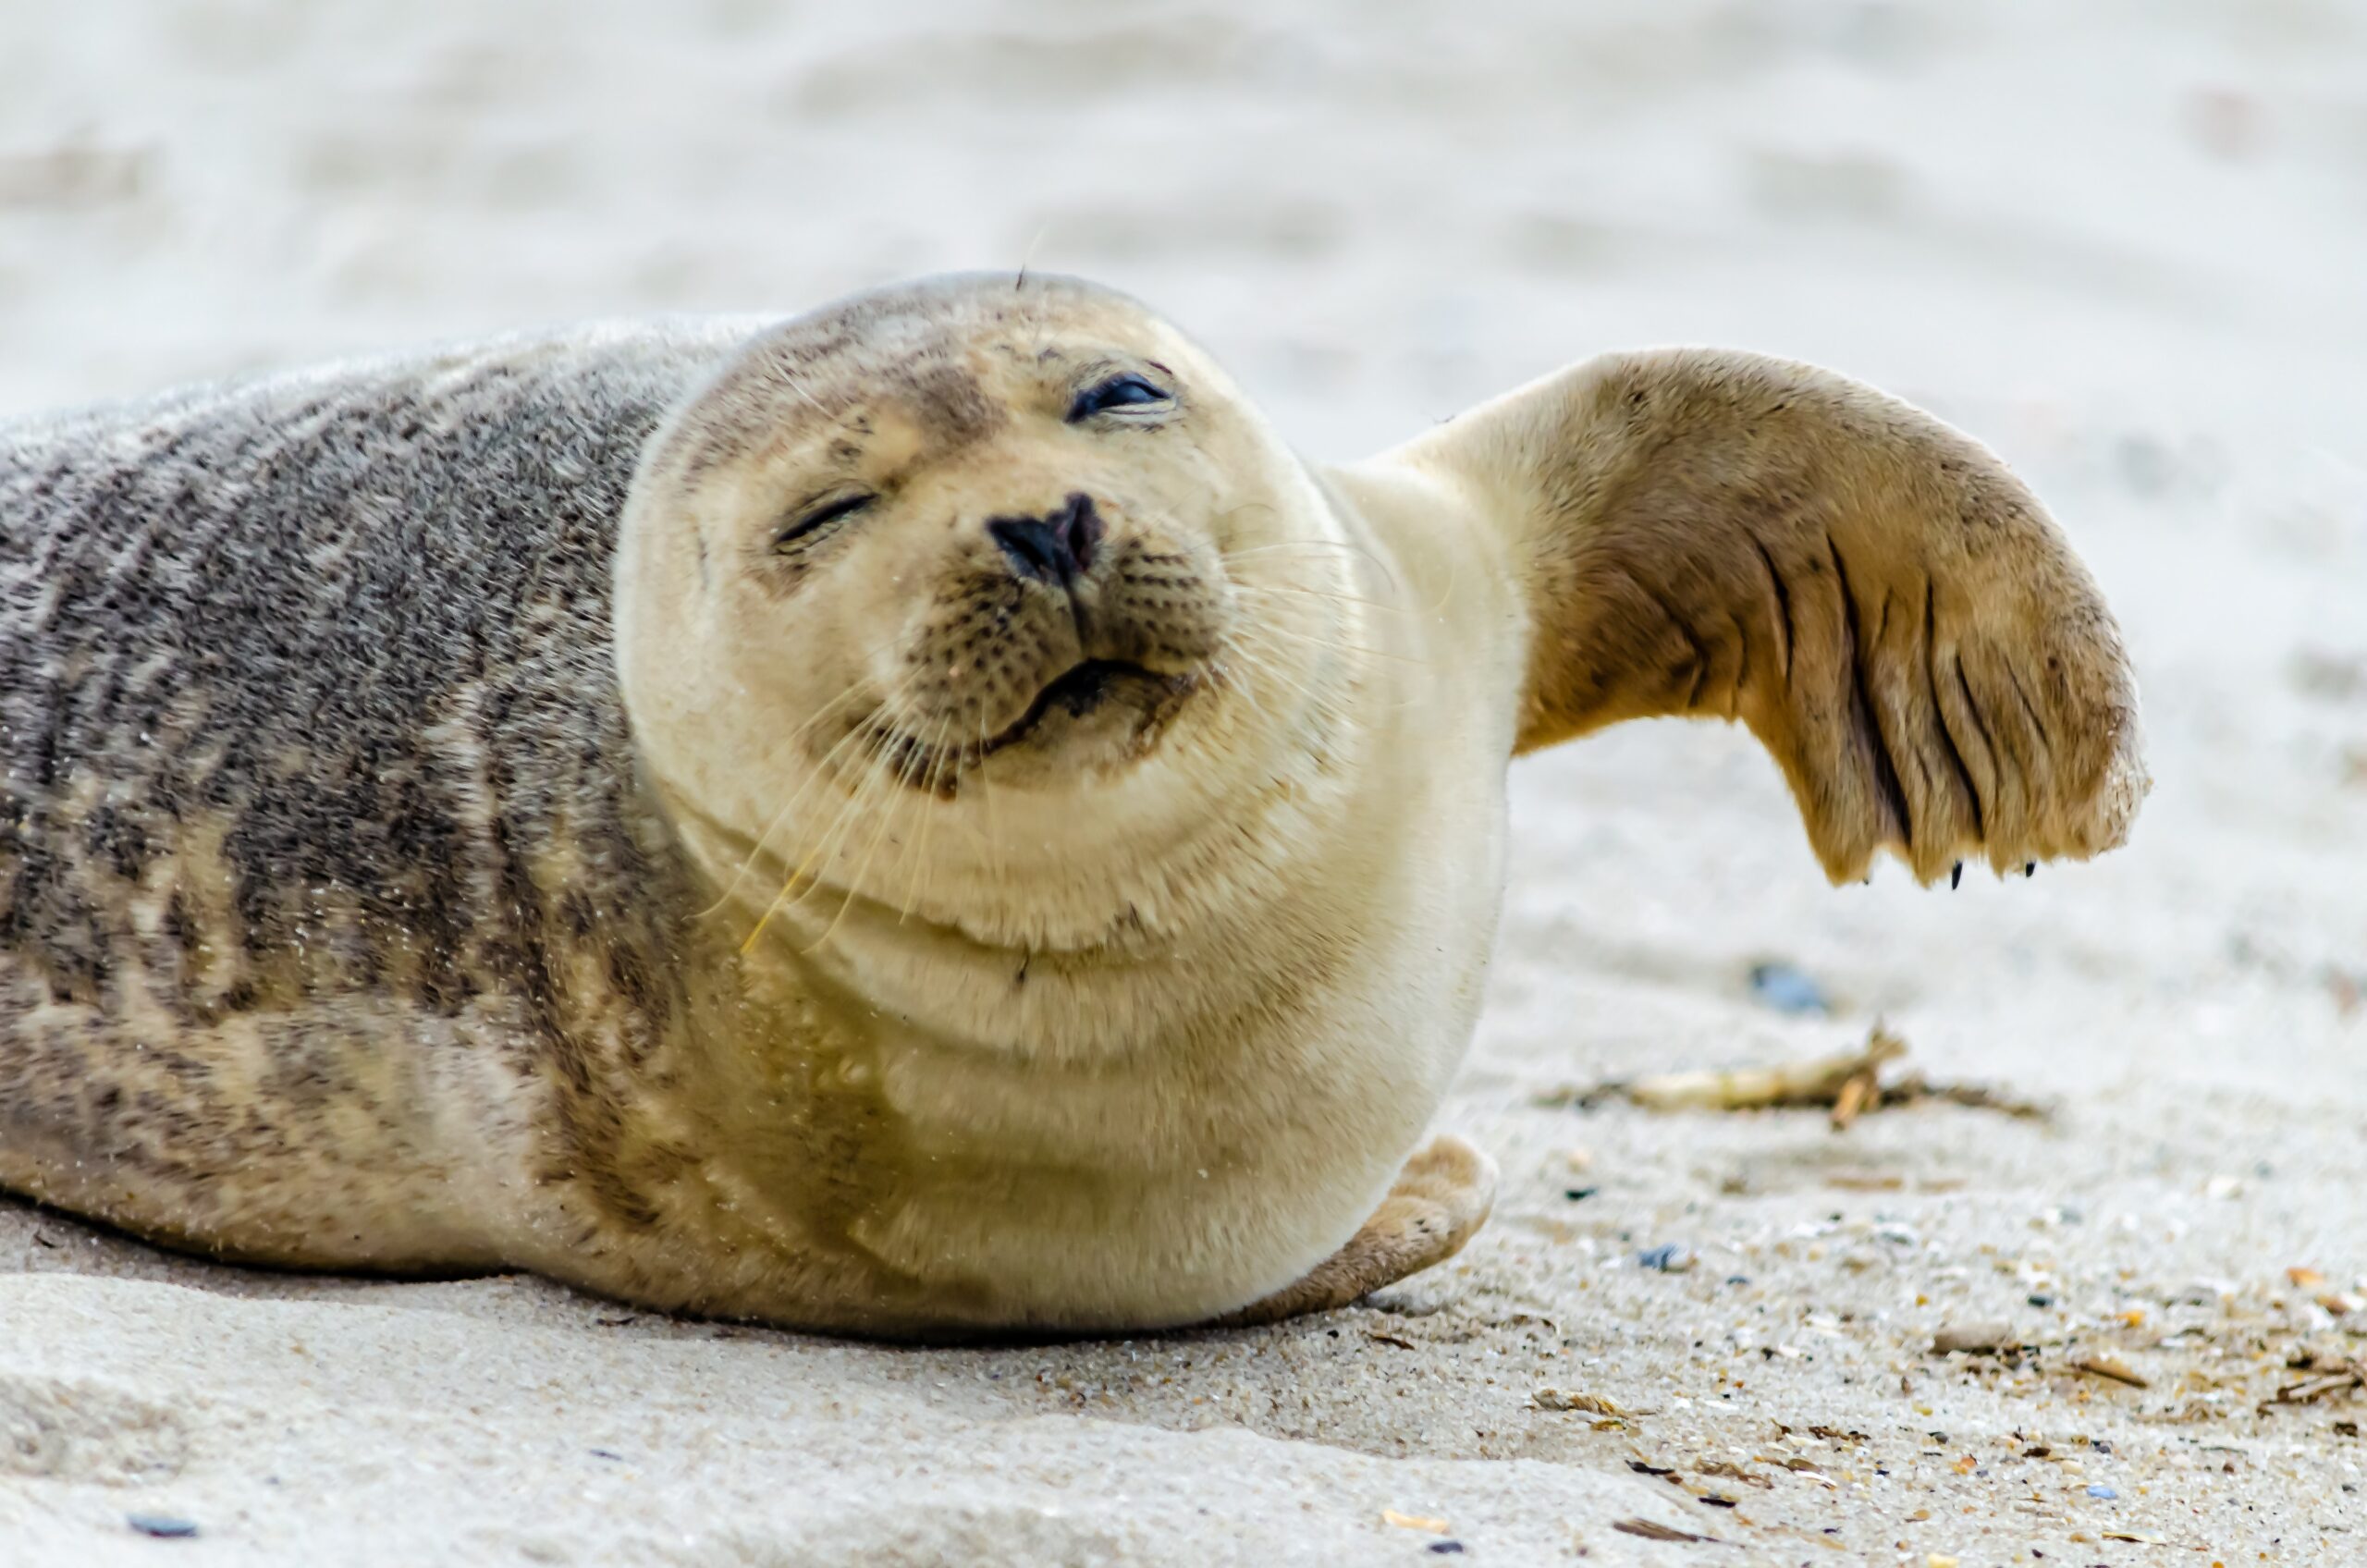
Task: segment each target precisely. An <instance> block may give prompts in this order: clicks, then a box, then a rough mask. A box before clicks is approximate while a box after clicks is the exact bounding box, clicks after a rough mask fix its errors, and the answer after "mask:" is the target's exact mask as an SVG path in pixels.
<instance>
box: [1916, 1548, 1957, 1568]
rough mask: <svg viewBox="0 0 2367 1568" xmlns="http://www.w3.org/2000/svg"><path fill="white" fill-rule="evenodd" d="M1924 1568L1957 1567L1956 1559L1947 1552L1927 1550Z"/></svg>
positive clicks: (1924, 1557)
mask: <svg viewBox="0 0 2367 1568" xmlns="http://www.w3.org/2000/svg"><path fill="white" fill-rule="evenodd" d="M1923 1568H1956V1559H1955V1558H1953V1557H1950V1556H1949V1555H1947V1553H1945V1552H1942V1551H1927V1552H1925V1553H1924V1554H1923Z"/></svg>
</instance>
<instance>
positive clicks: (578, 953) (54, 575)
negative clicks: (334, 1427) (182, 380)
mask: <svg viewBox="0 0 2367 1568" xmlns="http://www.w3.org/2000/svg"><path fill="white" fill-rule="evenodd" d="M751 325H752V324H747V323H731V322H717V323H681V324H672V325H665V324H659V325H648V326H634V327H631V328H625V329H616V330H603V331H592V332H576V333H571V334H570V335H568V336H567V337H565V338H556V337H554V338H546V339H536V338H517V339H510V340H506V341H504V342H501V343H497V344H496V345H493V346H491V347H487V348H478V349H470V350H468V351H465V352H460V353H454V354H448V355H440V356H428V357H423V358H417V359H411V360H408V361H379V362H374V363H369V364H360V365H355V366H351V367H348V368H345V369H341V370H333V371H329V372H326V373H321V374H311V375H306V376H301V377H294V378H282V379H276V380H272V381H266V382H261V383H255V384H250V385H244V386H228V387H224V388H216V389H207V390H202V391H198V392H193V393H182V394H177V395H171V396H167V397H165V398H157V399H153V400H151V401H147V402H140V403H130V404H125V405H119V406H113V407H106V408H101V409H96V410H88V411H85V412H82V413H79V414H76V415H72V416H68V417H65V418H57V419H48V420H41V421H34V422H30V423H17V424H13V425H7V426H0V1185H8V1186H14V1187H16V1188H18V1190H22V1191H30V1192H31V1193H32V1194H34V1195H38V1196H44V1197H49V1198H52V1199H53V1200H54V1201H59V1202H65V1203H70V1204H71V1205H72V1206H73V1207H78V1208H81V1209H83V1210H84V1211H85V1212H92V1213H96V1214H99V1215H101V1216H103V1217H105V1218H109V1219H115V1220H117V1222H119V1223H122V1224H125V1225H127V1226H129V1227H131V1228H133V1229H137V1230H142V1231H151V1232H156V1233H166V1234H169V1235H171V1236H172V1237H173V1238H174V1239H177V1240H180V1241H183V1242H189V1243H197V1244H208V1243H210V1242H211V1241H212V1239H213V1238H216V1237H219V1236H223V1235H227V1234H229V1233H231V1232H232V1231H238V1232H239V1233H240V1234H242V1235H245V1236H248V1237H251V1236H253V1235H254V1234H256V1233H258V1228H260V1233H264V1234H269V1233H270V1232H271V1231H272V1230H273V1229H274V1227H275V1226H276V1227H279V1228H281V1229H284V1230H286V1231H288V1232H289V1233H290V1235H291V1237H292V1236H293V1235H294V1233H295V1232H296V1231H304V1230H307V1229H314V1228H317V1226H318V1225H320V1224H322V1223H334V1224H336V1225H339V1226H349V1222H350V1227H349V1228H350V1229H352V1230H353V1232H354V1233H353V1234H351V1235H350V1237H348V1238H345V1239H344V1241H343V1243H342V1244H341V1245H340V1246H339V1247H338V1248H337V1249H335V1250H336V1251H339V1252H342V1253H343V1255H344V1256H347V1257H348V1258H349V1259H350V1260H351V1261H354V1262H357V1263H386V1264H390V1265H392V1264H400V1263H402V1262H403V1261H405V1259H406V1258H407V1257H409V1256H411V1255H413V1254H415V1253H422V1252H424V1253H435V1254H441V1255H443V1256H444V1257H445V1259H446V1260H449V1259H450V1258H451V1257H452V1256H467V1253H468V1249H467V1248H466V1247H456V1246H455V1244H454V1243H452V1241H451V1240H450V1239H449V1238H448V1237H437V1238H435V1239H434V1240H427V1239H422V1238H421V1237H404V1236H394V1235H386V1236H373V1235H371V1234H368V1233H366V1231H367V1229H368V1225H369V1223H370V1220H369V1215H370V1213H371V1212H372V1210H371V1206H370V1205H368V1204H360V1203H354V1202H350V1201H349V1200H352V1199H354V1198H356V1197H357V1196H358V1195H359V1194H362V1193H363V1192H365V1191H369V1192H375V1191H376V1190H377V1187H378V1186H380V1185H383V1182H374V1180H373V1176H372V1172H371V1170H370V1169H369V1168H370V1167H371V1166H372V1165H374V1164H375V1165H378V1166H381V1167H390V1166H393V1165H400V1164H402V1163H403V1162H404V1161H405V1160H406V1159H410V1160H411V1162H412V1163H413V1164H417V1163H418V1160H417V1158H416V1157H417V1156H418V1153H419V1150H420V1148H421V1147H422V1146H423V1144H424V1142H425V1140H426V1130H425V1129H423V1128H422V1127H420V1126H418V1125H416V1124H415V1121H414V1109H413V1107H412V1106H411V1105H410V1104H408V1103H406V1102H407V1099H408V1096H406V1095H405V1094H404V1093H403V1083H404V1081H405V1079H406V1076H407V1075H411V1076H415V1075H417V1074H420V1073H426V1074H431V1075H433V1074H437V1073H442V1072H451V1073H454V1074H460V1075H463V1076H465V1075H466V1074H471V1073H476V1074H482V1073H484V1072H488V1071H495V1072H500V1073H503V1074H507V1075H509V1077H510V1078H512V1079H514V1080H515V1081H516V1082H517V1083H518V1084H521V1085H526V1086H528V1087H530V1088H532V1089H533V1091H534V1092H535V1093H536V1094H538V1095H541V1096H545V1097H546V1098H547V1100H548V1102H549V1104H550V1106H551V1107H552V1109H553V1112H554V1115H553V1116H552V1117H551V1118H550V1119H549V1120H550V1125H551V1126H552V1127H553V1128H554V1129H556V1131H554V1132H553V1133H550V1134H549V1135H548V1136H546V1138H545V1139H544V1141H543V1143H542V1145H541V1146H540V1148H539V1151H538V1153H539V1156H540V1158H541V1160H542V1169H541V1170H539V1171H537V1172H535V1173H533V1174H534V1179H539V1180H553V1181H568V1180H576V1179H578V1178H579V1177H581V1176H582V1175H583V1173H584V1172H587V1171H592V1170H613V1169H615V1168H616V1165H615V1162H614V1161H612V1160H609V1159H606V1158H602V1155H601V1150H600V1147H599V1145H600V1144H601V1142H602V1140H603V1139H604V1138H608V1137H613V1136H615V1135H616V1134H617V1127H618V1116H617V1113H616V1107H615V1104H614V1100H615V1090H614V1087H613V1084H614V1083H615V1081H616V1080H617V1079H618V1078H619V1076H620V1075H623V1074H626V1073H630V1072H638V1071H641V1070H642V1069H643V1068H644V1067H645V1065H646V1062H645V1060H644V1059H645V1058H646V1057H647V1056H648V1054H649V1053H650V1052H652V1051H653V1050H655V1049H656V1046H657V1043H658V1042H659V1040H660V1039H661V1038H662V1036H663V1035H664V1033H665V1026H666V1023H667V1020H668V1015H669V1013H670V1012H671V1011H673V1010H675V1009H676V1008H678V1007H679V1006H680V1003H681V998H680V997H679V996H678V995H677V994H676V982H675V981H674V979H673V978H672V976H673V974H674V967H673V965H672V964H671V963H670V962H669V955H670V954H671V953H672V951H673V949H674V946H675V944H676V943H677V942H678V941H679V940H680V939H681V933H680V932H679V931H677V930H675V929H674V928H673V927H672V925H671V924H670V923H671V922H672V921H675V920H678V919H680V918H681V916H680V914H679V913H669V912H679V911H681V909H682V908H684V907H685V905H686V902H687V900H683V899H681V898H677V897H673V896H670V893H669V888H670V887H671V884H672V881H673V879H676V878H679V877H680V876H681V872H680V870H679V868H678V866H677V865H676V864H675V862H674V859H673V856H672V851H671V849H670V846H669V842H668V836H667V833H666V830H665V828H664V827H663V825H662V823H661V822H660V820H659V819H658V817H657V816H656V814H655V813H654V812H653V811H652V810H651V809H650V807H649V806H648V805H647V804H646V803H645V801H644V796H643V793H642V791H641V788H640V785H639V783H638V781H637V778H636V772H635V768H634V766H633V759H632V746H631V743H630V737H629V735H628V732H627V726H626V721H625V717H624V713H623V709H622V705H621V704H620V702H619V695H618V692H617V683H616V678H615V675H614V673H613V669H612V663H611V655H610V617H609V606H610V579H609V573H610V565H611V557H612V555H613V551H614V545H615V541H616V533H617V526H618V519H619V511H620V509H621V508H622V505H623V501H624V497H625V493H626V489H627V486H628V484H629V482H630V480H631V478H632V472H633V467H634V462H635V458H636V456H637V454H638V452H639V450H640V448H641V446H642V444H643V442H644V439H645V438H646V436H647V435H649V434H650V433H651V431H652V430H653V429H654V428H655V427H656V424H657V423H658V422H659V420H660V418H661V417H662V416H663V415H664V413H665V412H666V410H668V408H669V407H670V406H672V405H674V404H675V403H676V402H678V401H679V400H680V399H681V398H682V397H683V396H684V394H685V393H686V392H688V391H690V390H691V389H692V388H693V387H694V386H697V385H699V384H700V383H701V382H703V381H704V380H705V378H706V377H707V376H708V375H710V374H712V373H713V372H714V371H715V370H716V368H717V365H718V364H719V363H720V362H721V361H722V359H723V358H724V357H726V356H727V355H728V354H729V352H730V350H731V349H733V348H734V347H735V346H736V345H738V344H739V343H741V342H742V341H744V340H745V337H746V334H747V332H748V330H749V328H750V326H751ZM390 995H391V996H392V997H394V998H396V999H397V1001H398V1002H399V1006H397V1007H395V1008H393V1009H392V1010H391V1011H390V1010H389V1009H388V1008H387V1007H386V1005H384V1004H385V1003H386V998H388V997H389V996H390ZM397 1035H400V1036H401V1037H402V1038H401V1039H400V1041H398V1040H397V1038H396V1036H397ZM398 1047H399V1049H400V1051H403V1052H408V1051H411V1050H413V1049H415V1048H419V1047H423V1057H422V1060H416V1061H407V1062H405V1063H403V1064H401V1065H400V1066H399V1069H398V1067H397V1066H396V1065H395V1064H393V1063H392V1062H391V1061H390V1060H388V1058H389V1056H390V1054H396V1053H398ZM438 1050H441V1051H443V1052H446V1053H448V1054H449V1055H450V1056H451V1057H452V1058H453V1060H439V1059H438V1058H437V1057H436V1055H435V1053H436V1052H437V1051H438ZM463 1053H467V1060H460V1056H461V1055H462V1054H463ZM259 1080H260V1081H259ZM332 1109H334V1114H332ZM488 1109H489V1112H490V1109H491V1108H490V1107H489V1108H488ZM356 1114H362V1115H364V1116H366V1117H367V1118H368V1119H369V1120H370V1121H371V1122H372V1123H373V1126H372V1128H371V1133H372V1134H373V1135H370V1136H357V1135H356V1134H355V1132H354V1129H353V1127H352V1126H351V1125H350V1123H351V1121H352V1119H353V1117H354V1116H355V1115H356ZM538 1120H540V1119H539V1118H538ZM265 1158H269V1159H273V1160H276V1161H279V1162H281V1163H282V1164H283V1166H284V1165H286V1164H288V1163H289V1162H291V1161H294V1160H297V1159H302V1160H304V1161H306V1162H308V1163H309V1164H310V1165H312V1166H313V1167H314V1168H315V1180H314V1182H313V1195H312V1197H311V1198H309V1199H308V1200H306V1201H307V1203H308V1205H309V1206H311V1207H310V1209H309V1210H308V1211H307V1212H301V1213H296V1212H291V1213H287V1214H273V1213H264V1214H258V1213H256V1212H254V1206H256V1205H258V1204H264V1205H268V1204H276V1203H279V1202H283V1201H286V1200H284V1199H283V1198H282V1197H281V1196H279V1195H278V1194H279V1193H280V1191H281V1190H282V1189H281V1188H274V1189H272V1190H271V1195H269V1196H265V1195H264V1190H263V1189H261V1188H260V1187H258V1186H256V1185H255V1184H253V1183H250V1182H244V1181H242V1180H241V1177H242V1173H243V1172H245V1171H247V1170H249V1169H251V1166H252V1165H253V1163H254V1162H256V1161H259V1160H263V1159H265ZM434 1180H435V1170H433V1168H432V1166H428V1167H423V1176H422V1183H421V1190H420V1191H419V1192H417V1193H415V1194H413V1196H414V1197H415V1198H416V1201H417V1202H418V1204H420V1205H421V1206H423V1208H432V1207H434V1204H435V1195H434V1194H433V1193H432V1192H429V1191H427V1190H426V1188H428V1187H432V1185H433V1184H434ZM609 1187H610V1190H608V1191H606V1192H602V1193H596V1194H593V1201H594V1202H595V1203H596V1205H597V1207H600V1208H601V1209H602V1210H603V1211H604V1212H606V1213H607V1214H610V1215H618V1214H621V1215H622V1216H623V1217H625V1218H627V1219H630V1218H631V1217H632V1213H633V1211H634V1209H635V1207H636V1204H637V1199H636V1196H635V1194H633V1193H632V1192H631V1191H629V1190H624V1189H622V1188H621V1187H619V1185H618V1183H617V1182H615V1181H614V1180H613V1179H611V1180H610V1182H609ZM397 1195H398V1196H399V1195H400V1194H397ZM420 1224H421V1227H422V1229H423V1230H432V1229H433V1227H432V1226H430V1225H428V1224H427V1223H426V1221H425V1220H424V1219H422V1220H421V1221H420ZM394 1228H395V1229H403V1228H404V1227H403V1226H401V1225H397V1226H395V1227H394ZM239 1250H240V1251H241V1252H245V1253H250V1254H260V1255H261V1256H270V1255H271V1254H272V1253H273V1251H274V1250H275V1249H274V1248H272V1247H271V1246H269V1245H267V1244H266V1245H263V1246H260V1247H258V1246H256V1245H255V1244H253V1243H252V1242H251V1240H249V1241H242V1242H240V1243H239ZM289 1250H291V1251H300V1252H303V1253H306V1254H307V1255H312V1256H316V1257H317V1256H318V1255H319V1254H320V1253H321V1250H322V1249H321V1247H320V1244H319V1243H318V1239H317V1237H314V1238H313V1239H312V1240H308V1241H305V1242H303V1243H301V1244H300V1245H299V1244H297V1243H294V1242H293V1241H291V1245H290V1249H289Z"/></svg>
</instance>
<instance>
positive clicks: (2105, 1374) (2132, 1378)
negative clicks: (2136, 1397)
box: [2071, 1354, 2153, 1389]
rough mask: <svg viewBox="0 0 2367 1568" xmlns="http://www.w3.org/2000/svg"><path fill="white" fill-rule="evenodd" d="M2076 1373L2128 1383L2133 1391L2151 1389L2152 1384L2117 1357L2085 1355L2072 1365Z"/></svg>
mask: <svg viewBox="0 0 2367 1568" xmlns="http://www.w3.org/2000/svg"><path fill="white" fill-rule="evenodd" d="M2071 1369H2072V1370H2073V1371H2075V1372H2085V1373H2087V1374H2088V1375H2089V1376H2090V1377H2091V1378H2110V1379H2111V1380H2112V1381H2114V1382H2116V1383H2126V1384H2128V1386H2129V1387H2130V1388H2132V1389H2150V1388H2152V1386H2153V1385H2152V1382H2151V1381H2150V1380H2149V1379H2147V1378H2144V1377H2143V1376H2141V1375H2140V1374H2139V1373H2138V1372H2136V1371H2135V1370H2133V1369H2132V1368H2131V1367H2130V1366H2129V1365H2128V1363H2127V1362H2125V1361H2123V1360H2121V1359H2120V1357H2118V1356H2116V1355H2103V1354H2097V1355H2083V1356H2081V1357H2080V1358H2079V1360H2077V1361H2075V1362H2073V1363H2072V1364H2071Z"/></svg>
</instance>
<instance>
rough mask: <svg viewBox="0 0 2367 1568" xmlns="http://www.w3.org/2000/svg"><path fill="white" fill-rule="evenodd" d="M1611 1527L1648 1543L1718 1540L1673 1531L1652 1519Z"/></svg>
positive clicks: (1619, 1523) (1635, 1520)
mask: <svg viewBox="0 0 2367 1568" xmlns="http://www.w3.org/2000/svg"><path fill="white" fill-rule="evenodd" d="M1611 1527H1612V1528H1613V1529H1614V1530H1616V1531H1618V1532H1619V1533H1620V1534H1621V1535H1623V1536H1641V1537H1643V1538H1644V1539H1646V1540H1648V1541H1707V1540H1715V1539H1716V1538H1717V1537H1714V1536H1697V1535H1695V1534H1693V1533H1692V1532H1691V1531H1689V1530H1678V1529H1673V1528H1671V1527H1670V1526H1668V1525H1655V1524H1653V1523H1652V1522H1651V1521H1650V1519H1622V1520H1620V1521H1619V1522H1618V1523H1617V1524H1615V1525H1612V1526H1611Z"/></svg>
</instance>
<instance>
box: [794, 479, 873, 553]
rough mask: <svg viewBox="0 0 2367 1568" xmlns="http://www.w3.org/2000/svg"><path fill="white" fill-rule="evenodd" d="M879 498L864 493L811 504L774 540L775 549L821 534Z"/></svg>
mask: <svg viewBox="0 0 2367 1568" xmlns="http://www.w3.org/2000/svg"><path fill="white" fill-rule="evenodd" d="M878 498H879V497H878V496H874V495H871V494H869V493H868V492H863V493H859V494H856V495H852V496H830V497H828V499H826V500H822V501H816V502H810V503H808V504H807V505H806V506H805V507H804V508H803V509H801V510H800V511H798V512H797V514H796V515H795V516H793V517H791V519H790V521H789V523H788V525H787V526H786V527H784V528H783V529H782V530H781V531H780V533H778V534H777V535H775V536H774V538H773V547H774V548H775V549H779V548H780V547H782V546H783V545H793V544H795V543H796V542H797V541H798V540H800V539H803V538H805V537H806V536H807V535H809V534H812V533H819V532H820V531H821V530H823V529H825V528H828V526H829V525H830V524H832V523H834V522H837V521H840V519H842V518H848V517H852V516H853V515H854V514H855V513H856V512H859V511H861V510H863V509H864V508H865V507H867V506H869V505H871V503H872V502H874V501H876V500H877V499H878Z"/></svg>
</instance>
